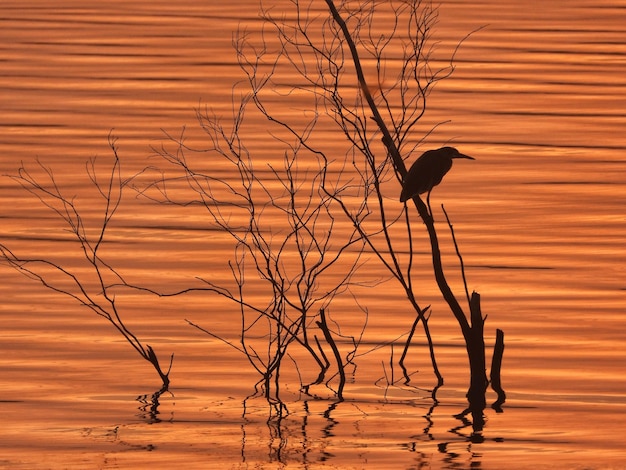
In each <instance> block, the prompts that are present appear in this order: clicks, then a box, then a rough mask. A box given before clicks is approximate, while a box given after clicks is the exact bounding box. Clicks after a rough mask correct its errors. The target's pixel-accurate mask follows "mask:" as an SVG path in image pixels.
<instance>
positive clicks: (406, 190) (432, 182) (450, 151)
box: [400, 147, 474, 202]
mask: <svg viewBox="0 0 626 470" xmlns="http://www.w3.org/2000/svg"><path fill="white" fill-rule="evenodd" d="M453 158H468V159H470V160H474V158H473V157H470V156H468V155H463V154H462V153H460V152H459V151H458V150H457V149H455V148H454V147H441V148H440V149H437V150H427V151H426V152H424V153H423V154H422V156H421V157H419V158H418V159H417V160H415V162H414V163H413V165H411V168H410V169H409V171H408V173H407V174H406V177H405V178H404V182H403V183H402V193H401V194H400V202H405V201H408V200H409V199H412V198H413V197H415V196H417V195H418V194H423V193H429V195H430V191H431V190H432V189H433V187H435V186H437V185H438V184H439V183H441V180H442V179H443V177H444V175H445V174H446V173H447V172H448V171H450V168H452V159H453Z"/></svg>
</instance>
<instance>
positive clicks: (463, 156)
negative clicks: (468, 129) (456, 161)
mask: <svg viewBox="0 0 626 470" xmlns="http://www.w3.org/2000/svg"><path fill="white" fill-rule="evenodd" d="M452 158H467V159H469V160H476V159H475V158H474V157H470V156H469V155H463V154H462V153H459V154H458V155H456V156H454V157H452Z"/></svg>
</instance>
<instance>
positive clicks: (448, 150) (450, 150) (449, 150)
mask: <svg viewBox="0 0 626 470" xmlns="http://www.w3.org/2000/svg"><path fill="white" fill-rule="evenodd" d="M441 151H443V152H445V155H446V156H447V157H449V158H468V159H470V160H476V159H475V158H474V157H470V156H469V155H464V154H462V153H461V152H459V151H458V150H457V149H455V148H454V147H442V148H441Z"/></svg>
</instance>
